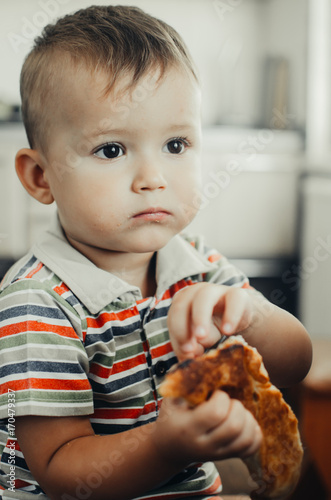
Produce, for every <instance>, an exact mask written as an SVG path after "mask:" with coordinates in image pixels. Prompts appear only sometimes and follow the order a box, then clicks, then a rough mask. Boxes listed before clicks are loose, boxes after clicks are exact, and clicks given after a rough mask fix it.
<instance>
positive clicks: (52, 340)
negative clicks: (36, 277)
mask: <svg viewBox="0 0 331 500" xmlns="http://www.w3.org/2000/svg"><path fill="white" fill-rule="evenodd" d="M77 316H78V315H77V313H76V311H75V310H74V309H73V308H72V307H70V306H69V304H68V303H65V301H64V300H63V301H62V302H61V297H58V298H57V297H56V294H55V293H54V292H52V290H47V289H46V287H43V284H42V283H39V282H37V281H33V280H31V279H26V280H25V279H23V280H20V281H17V282H15V283H13V284H11V285H9V286H8V287H7V288H5V290H3V291H2V292H1V294H0V418H7V417H8V401H9V399H10V401H11V403H13V402H14V403H15V415H16V416H23V415H40V416H76V415H89V414H91V413H93V394H92V389H91V386H90V383H89V380H88V376H87V374H88V370H89V362H88V358H87V354H86V351H85V348H84V345H83V342H82V338H81V337H80V335H79V331H78V328H77V325H78V324H79V318H78V317H77ZM73 325H75V327H74V326H73ZM13 394H14V397H13Z"/></svg>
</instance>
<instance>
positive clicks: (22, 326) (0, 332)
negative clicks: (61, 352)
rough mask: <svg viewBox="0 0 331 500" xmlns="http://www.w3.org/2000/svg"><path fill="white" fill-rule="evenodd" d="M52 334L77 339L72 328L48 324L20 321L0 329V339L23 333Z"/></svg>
mask: <svg viewBox="0 0 331 500" xmlns="http://www.w3.org/2000/svg"><path fill="white" fill-rule="evenodd" d="M31 331H32V332H52V333H56V334H57V335H61V336H62V337H68V338H76V339H79V337H78V335H77V333H76V332H75V330H74V329H73V328H72V327H69V326H57V325H49V324H48V323H42V322H39V321H29V320H27V321H21V322H20V323H16V324H13V325H7V326H3V327H2V328H0V337H6V336H7V335H15V334H17V333H23V332H31Z"/></svg>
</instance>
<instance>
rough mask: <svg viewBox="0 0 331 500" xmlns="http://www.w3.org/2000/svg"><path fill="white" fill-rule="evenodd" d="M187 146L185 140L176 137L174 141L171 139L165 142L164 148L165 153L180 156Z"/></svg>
mask: <svg viewBox="0 0 331 500" xmlns="http://www.w3.org/2000/svg"><path fill="white" fill-rule="evenodd" d="M188 146H189V144H188V141H187V139H185V138H184V137H176V138H175V139H171V141H169V142H167V144H166V145H165V146H164V148H165V149H166V152H167V153H171V154H173V155H180V154H182V153H184V151H185V149H186V148H187V147H188Z"/></svg>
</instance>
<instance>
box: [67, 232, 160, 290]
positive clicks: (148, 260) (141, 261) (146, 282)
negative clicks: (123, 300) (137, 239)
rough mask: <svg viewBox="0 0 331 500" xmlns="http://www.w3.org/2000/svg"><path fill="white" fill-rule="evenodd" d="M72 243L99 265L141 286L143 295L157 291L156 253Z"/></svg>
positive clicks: (130, 282) (128, 281)
mask: <svg viewBox="0 0 331 500" xmlns="http://www.w3.org/2000/svg"><path fill="white" fill-rule="evenodd" d="M68 239H69V241H70V243H71V244H72V245H73V246H74V247H75V248H77V250H79V251H80V252H81V253H82V254H84V255H85V257H87V258H88V259H90V260H91V261H92V262H93V263H94V264H95V265H96V266H97V267H99V268H100V269H104V270H105V271H108V272H110V273H112V274H115V275H116V276H118V277H119V278H121V279H122V280H123V281H126V282H127V283H129V284H130V285H133V286H136V287H138V288H140V290H141V294H142V296H143V297H151V296H154V295H155V292H156V278H155V265H156V253H154V252H151V253H135V254H129V253H125V252H122V253H121V252H111V253H109V251H103V250H100V249H99V250H98V251H95V249H94V248H93V247H88V246H86V245H81V244H80V243H79V242H77V241H72V240H71V239H70V238H68Z"/></svg>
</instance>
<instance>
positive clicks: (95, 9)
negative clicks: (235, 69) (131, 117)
mask: <svg viewBox="0 0 331 500" xmlns="http://www.w3.org/2000/svg"><path fill="white" fill-rule="evenodd" d="M68 56H69V60H70V61H71V62H72V63H74V64H75V63H77V64H81V63H83V64H85V65H86V66H87V67H88V68H90V69H92V70H93V69H101V70H105V71H106V72H107V80H108V85H107V89H106V90H107V92H110V90H111V89H112V88H113V87H114V85H115V83H116V81H117V80H118V79H119V78H120V77H121V76H123V75H124V74H125V73H128V74H130V75H132V80H131V86H132V87H133V86H134V85H135V84H136V83H137V81H138V80H139V79H140V77H142V76H143V75H145V74H146V73H147V72H148V71H149V70H150V69H152V68H153V67H155V66H158V67H160V69H161V75H162V74H163V73H164V71H165V70H166V68H167V67H168V66H169V65H178V66H181V67H184V68H186V69H187V70H188V71H189V72H190V73H191V75H193V77H194V78H195V79H196V80H197V81H198V78H197V74H196V70H195V68H194V64H193V62H192V59H191V57H190V54H189V52H188V50H187V47H186V45H185V43H184V42H183V40H182V38H181V37H180V35H179V34H178V33H177V32H176V31H175V30H174V29H173V28H172V27H171V26H169V25H168V24H166V23H165V22H163V21H161V20H159V19H157V18H155V17H153V16H151V15H149V14H146V13H145V12H144V11H142V10H141V9H139V8H137V7H127V6H120V5H117V6H92V7H89V8H86V9H80V10H78V11H77V12H76V13H74V14H69V15H66V16H64V17H62V18H60V19H59V20H58V21H57V22H56V23H54V24H49V25H47V26H46V27H45V28H44V30H43V32H42V34H41V35H40V36H39V37H37V38H36V40H35V43H34V46H33V48H32V50H31V52H30V53H29V54H28V56H27V57H26V59H25V61H24V64H23V67H22V72H21V80H20V89H21V99H22V117H23V122H24V126H25V130H26V134H27V137H28V141H29V144H30V147H31V148H32V149H35V148H40V149H41V150H45V144H44V143H45V136H46V130H47V129H48V128H49V124H50V122H51V118H50V116H49V114H50V109H51V108H50V104H51V101H52V98H51V97H54V92H56V88H57V85H59V83H60V82H59V68H60V67H61V59H63V58H64V60H65V57H68ZM62 62H63V61H62Z"/></svg>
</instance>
